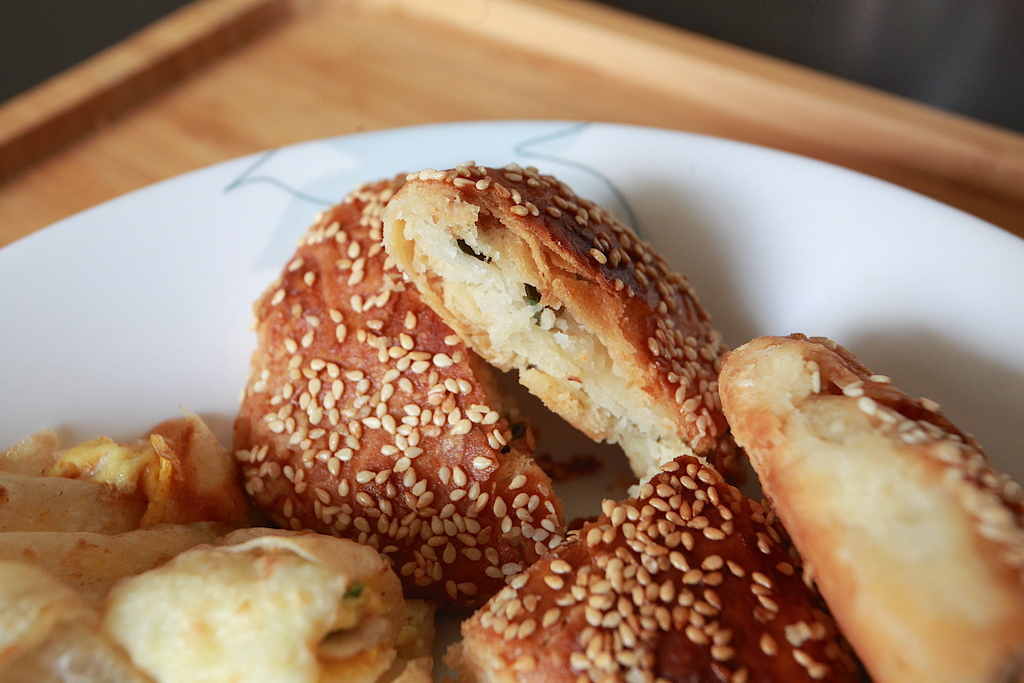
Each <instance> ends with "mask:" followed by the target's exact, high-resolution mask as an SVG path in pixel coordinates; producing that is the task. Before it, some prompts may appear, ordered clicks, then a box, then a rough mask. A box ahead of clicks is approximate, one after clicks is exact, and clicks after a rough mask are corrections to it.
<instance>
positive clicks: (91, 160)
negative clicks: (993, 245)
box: [0, 0, 1024, 246]
mask: <svg viewBox="0 0 1024 683" xmlns="http://www.w3.org/2000/svg"><path fill="white" fill-rule="evenodd" d="M524 118H528V119H573V120H592V121H610V122H622V123H633V124H642V125H650V126H659V127H665V128H672V129H678V130H687V131H694V132H698V133H705V134H710V135H717V136H722V137H727V138H733V139H737V140H744V141H748V142H753V143H757V144H761V145H765V146H769V147H774V148H778V149H783V150H787V151H791V152H795V153H798V154H803V155H806V156H811V157H815V158H818V159H823V160H826V161H830V162H833V163H836V164H840V165H843V166H847V167H849V168H852V169H856V170H859V171H863V172H866V173H869V174H871V175H874V176H877V177H880V178H883V179H886V180H890V181H892V182H895V183H898V184H900V185H903V186H905V187H908V188H910V189H913V190H916V191H918V192H921V193H924V194H926V195H930V196H932V197H934V198H936V199H939V200H941V201H943V202H946V203H948V204H951V205H953V206H956V207H959V208H961V209H963V210H965V211H968V212H970V213H973V214H975V215H977V216H980V217H982V218H984V219H986V220H988V221H991V222H992V223H994V224H996V225H999V226H1001V227H1003V228H1006V229H1008V230H1011V231H1013V232H1015V233H1016V234H1018V235H1021V236H1024V136H1021V135H1018V134H1016V133H1013V132H1010V131H1007V130H1003V129H999V128H996V127H993V126H989V125H985V124H981V123H978V122H975V121H972V120H969V119H966V118H963V117H959V116H954V115H950V114H946V113H942V112H939V111H937V110H934V109H931V108H928V107H925V106H922V105H919V104H916V103H912V102H909V101H906V100H903V99H900V98H897V97H894V96H890V95H886V94H883V93H880V92H877V91H874V90H871V89H868V88H865V87H861V86H857V85H854V84H851V83H848V82H845V81H841V80H838V79H835V78H832V77H829V76H825V75H822V74H820V73H817V72H814V71H811V70H808V69H804V68H800V67H795V66H792V65H788V64H785V63H783V62H780V61H778V60H775V59H772V58H768V57H764V56H761V55H758V54H755V53H752V52H749V51H745V50H742V49H739V48H736V47H733V46H729V45H726V44H723V43H721V42H717V41H714V40H710V39H707V38H703V37H700V36H697V35H695V34H692V33H689V32H686V31H682V30H679V29H676V28H672V27H668V26H665V25H662V24H658V23H656V22H652V21H648V20H645V19H642V18H638V17H635V16H633V15H629V14H626V13H623V12H621V11H618V10H615V9H611V8H608V7H604V6H600V5H594V4H590V3H588V2H586V1H584V0H445V1H444V2H422V1H421V0H198V1H197V2H195V3H194V4H192V5H189V6H186V7H185V8H184V9H182V10H180V11H178V12H177V13H175V14H173V15H171V16H170V17H168V18H167V19H165V20H163V21H162V22H160V23H158V24H156V25H154V26H152V27H150V28H148V29H146V30H144V31H142V32H140V33H139V34H136V35H135V36H132V37H131V38H129V39H127V40H125V41H124V42H122V43H120V44H118V45H116V46H114V47H113V48H111V49H109V50H107V51H106V52H104V53H101V54H100V55H98V56H97V57H95V58H94V59H92V60H89V61H88V62H86V63H83V64H81V65H80V66H78V67H76V68H74V69H72V70H70V71H68V72H66V73H64V74H62V75H60V76H58V77H56V78H54V79H51V80H50V81H48V82H47V83H45V84H43V85H42V86H40V87H38V88H36V89H35V90H33V91H30V92H28V93H26V94H24V95H22V96H20V97H18V98H16V99H14V100H12V101H10V102H8V103H6V104H5V105H4V106H3V107H0V179H2V180H0V246H2V245H4V244H7V243H10V242H12V241H14V240H16V239H18V238H20V237H23V236H25V235H27V234H30V233H31V232H33V231H35V230H37V229H39V228H41V227H44V226H46V225H48V224H49V223H52V222H54V221H56V220H58V219H60V218H63V217H65V216H68V215H70V214H73V213H75V212H77V211H80V210H82V209H85V208H88V207H89V206H92V205H94V204H97V203H99V202H101V201H104V200H107V199H110V198H113V197H116V196H118V195H120V194H123V193H125V192H128V191H130V190H133V189H136V188H139V187H142V186H144V185H147V184H149V183H152V182H155V181H158V180H162V179H165V178H168V177H171V176H174V175H177V174H179V173H182V172H185V171H188V170H191V169H194V168H197V167H200V166H204V165H207V164H211V163H215V162H218V161H222V160H224V159H228V158H232V157H235V156H239V155H242V154H246V153H250V152H254V151H258V150H261V149H266V148H269V147H276V146H280V145H285V144H290V143H294V142H299V141H303V140H309V139H313V138H319V137H326V136H333V135H341V134H346V133H352V132H356V131H365V130H373V129H380V128H387V127H393V126H403V125H411V124H418V123H432V122H440V121H463V120H474V119H524ZM823 228H827V226H823Z"/></svg>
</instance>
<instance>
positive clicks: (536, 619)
mask: <svg viewBox="0 0 1024 683" xmlns="http://www.w3.org/2000/svg"><path fill="white" fill-rule="evenodd" d="M801 574H802V572H801V569H800V567H799V566H798V565H797V564H796V562H795V560H794V557H793V556H792V554H791V546H790V545H789V543H788V539H787V538H786V537H785V535H784V534H783V533H782V532H781V529H780V527H779V526H778V524H777V522H776V521H775V519H774V516H773V514H772V513H771V512H770V511H769V510H766V509H765V508H764V507H763V506H762V505H761V504H759V503H757V502H756V501H754V500H752V499H750V498H747V497H746V496H744V495H743V494H742V493H740V491H738V490H737V489H736V488H735V487H733V486H730V485H729V484H727V483H725V482H724V481H723V480H722V477H721V475H720V474H719V473H718V472H717V471H716V470H714V469H711V468H709V467H707V466H706V465H704V464H702V463H700V462H699V461H698V460H697V459H696V458H695V457H693V456H681V457H680V458H678V459H677V460H674V461H672V462H670V463H668V464H666V465H665V466H664V467H663V468H662V470H661V472H659V473H658V474H657V475H655V477H653V478H652V479H651V480H650V481H648V482H646V483H644V484H642V485H641V486H640V487H639V489H638V493H637V496H636V497H635V498H631V499H628V500H625V501H622V502H614V501H611V500H606V501H605V502H604V505H603V514H602V515H601V516H600V517H599V518H598V519H597V520H596V521H594V522H591V523H588V524H586V525H584V526H583V528H582V529H581V530H580V531H579V532H574V533H573V534H571V535H570V536H569V538H568V540H567V541H566V542H565V543H564V544H563V545H562V546H561V547H559V548H558V549H556V550H555V551H554V552H553V553H552V554H550V555H548V556H547V557H546V558H544V559H543V560H541V561H540V562H538V563H536V564H534V565H533V566H532V567H530V568H529V569H528V570H526V571H525V572H524V573H522V574H519V575H518V576H515V577H513V578H512V579H511V580H510V582H509V585H508V586H507V587H505V588H504V589H503V590H502V591H501V592H499V593H498V594H497V595H495V596H494V597H493V598H492V599H491V601H490V602H489V603H488V604H486V605H485V606H484V607H482V608H481V609H480V610H478V611H477V612H476V613H475V614H474V615H473V616H472V617H471V618H470V619H469V620H467V621H466V622H464V623H463V626H462V634H463V641H462V642H461V643H459V644H458V645H456V646H454V647H453V648H452V649H451V651H450V653H449V656H448V659H450V660H451V662H450V663H451V664H452V665H455V666H458V667H459V669H460V676H461V680H462V681H465V682H470V683H483V682H488V683H491V682H494V683H497V682H499V681H500V682H505V681H580V680H583V681H588V680H589V681H656V680H657V681H727V682H728V681H732V682H738V681H744V682H750V683H753V682H754V681H764V682H768V681H821V680H828V681H857V680H860V669H859V667H858V665H857V663H856V661H855V660H854V659H853V657H852V656H850V654H849V652H848V648H847V646H846V644H845V643H844V642H843V641H842V640H841V638H840V637H839V636H838V635H837V631H836V627H835V624H834V622H833V620H832V618H831V617H830V616H829V615H828V614H827V613H826V612H825V611H824V609H823V606H822V603H821V602H820V600H819V599H818V597H817V595H816V594H815V593H814V592H813V591H812V590H811V589H810V588H808V586H807V584H806V583H804V581H803V578H802V575H801Z"/></svg>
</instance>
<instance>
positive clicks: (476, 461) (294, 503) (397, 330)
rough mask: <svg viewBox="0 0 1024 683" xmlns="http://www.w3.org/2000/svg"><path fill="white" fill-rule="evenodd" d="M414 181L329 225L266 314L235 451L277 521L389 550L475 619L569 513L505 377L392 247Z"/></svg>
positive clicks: (334, 217)
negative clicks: (386, 219)
mask: <svg viewBox="0 0 1024 683" xmlns="http://www.w3.org/2000/svg"><path fill="white" fill-rule="evenodd" d="M400 185H401V181H400V180H393V181H392V180H389V181H381V182H377V183H375V184H369V185H366V186H362V187H360V188H358V189H356V190H355V191H353V192H352V193H351V194H350V195H349V196H348V197H347V198H346V199H345V200H344V201H343V202H341V203H340V204H338V205H337V206H335V207H333V208H332V209H330V210H329V211H327V212H325V213H324V214H323V215H322V216H320V217H319V218H318V220H317V221H316V223H315V224H314V225H313V226H312V227H311V228H310V229H309V230H308V232H307V233H306V234H305V236H304V237H303V238H302V239H301V240H300V244H299V246H298V249H297V251H296V253H295V255H294V258H293V259H292V260H291V261H290V262H289V263H288V264H287V266H286V267H285V269H284V272H283V274H282V275H281V277H280V279H279V281H277V282H275V283H274V284H273V285H272V286H271V287H270V288H269V289H268V290H267V291H266V293H265V294H264V296H263V297H262V298H261V299H259V300H258V301H257V302H256V305H255V314H256V331H257V334H258V345H257V350H256V352H255V354H254V355H253V360H252V369H251V376H250V380H249V383H248V385H247V387H246V388H245V391H244V393H243V397H242V405H241V410H240V413H239V415H238V418H237V420H236V422H235V448H236V453H237V457H238V459H239V460H240V461H241V463H242V469H243V475H244V479H245V485H246V488H247V491H248V492H249V494H250V495H251V496H252V498H253V500H254V501H255V502H256V504H257V505H258V506H259V507H260V509H261V510H262V511H263V512H265V513H266V514H267V515H269V516H270V517H271V518H272V519H273V520H274V521H275V522H276V523H278V524H280V525H281V526H283V527H284V528H286V529H309V530H312V531H317V532H320V533H327V534H334V535H338V536H343V537H348V538H352V539H354V540H356V541H358V542H360V543H364V544H367V545H370V546H373V547H374V548H377V549H378V550H380V551H381V552H382V553H384V554H385V555H387V556H389V557H390V558H391V559H392V560H393V561H394V563H395V569H396V571H397V572H398V573H399V575H400V576H401V578H402V581H403V586H404V590H405V593H406V595H407V596H409V597H418V598H424V599H428V600H432V601H435V602H437V603H438V605H439V606H441V607H461V608H466V607H470V608H471V607H474V606H477V605H480V604H482V603H483V601H485V600H486V599H487V598H488V597H489V596H490V595H491V594H493V593H494V592H495V591H497V590H498V589H499V588H501V587H502V586H503V585H504V582H505V578H506V577H507V576H508V575H511V574H514V573H516V572H518V571H520V570H521V569H523V568H524V567H526V566H527V565H529V564H530V563H531V562H533V561H535V560H536V559H537V558H538V557H540V556H541V555H542V554H544V553H545V552H547V550H548V548H549V547H552V546H554V545H556V544H557V543H558V542H559V541H560V540H561V538H562V536H563V534H564V527H563V521H562V515H561V508H560V506H559V503H558V501H557V499H556V498H555V497H554V493H553V491H552V488H551V482H550V480H549V478H548V477H547V476H546V475H545V474H544V473H543V472H542V471H541V469H540V468H539V467H538V466H537V465H536V464H535V463H534V461H533V460H532V458H531V457H530V453H531V450H532V447H533V440H532V436H531V434H530V433H529V431H528V430H526V429H525V428H524V427H523V425H522V424H521V423H520V422H518V421H517V420H516V417H515V413H514V411H513V409H512V407H511V406H509V405H506V402H505V401H504V400H503V397H502V396H501V395H500V394H499V393H498V392H497V391H496V390H495V389H494V388H493V386H492V372H493V370H492V368H490V366H488V365H487V364H486V363H484V362H483V361H481V360H480V358H479V357H478V356H476V355H475V354H474V353H473V352H471V351H470V350H469V349H468V348H467V347H466V346H465V345H464V344H463V343H462V342H461V341H460V340H459V338H458V337H457V336H455V335H454V334H453V333H452V331H451V329H449V328H448V327H447V326H446V325H445V324H444V323H443V322H441V320H440V319H439V318H438V317H437V316H436V315H435V314H434V313H433V312H432V311H431V310H430V309H429V308H428V307H427V306H425V305H424V304H423V303H422V301H421V300H420V297H419V295H418V294H417V292H416V290H415V288H413V287H411V286H409V285H408V284H407V282H406V281H405V279H404V277H403V276H402V274H401V273H400V272H399V271H398V270H397V269H396V268H395V267H394V265H393V264H392V261H391V260H390V259H389V258H388V257H387V255H386V254H385V252H384V251H383V249H382V247H381V244H380V241H381V220H380V214H381V210H382V209H383V207H384V205H385V204H386V202H387V200H388V199H389V198H390V197H391V196H392V195H393V194H394V192H395V191H396V190H397V189H398V188H399V187H400Z"/></svg>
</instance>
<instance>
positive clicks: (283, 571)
mask: <svg viewBox="0 0 1024 683" xmlns="http://www.w3.org/2000/svg"><path fill="white" fill-rule="evenodd" d="M235 541H239V542H237V543H236V542H235ZM103 625H104V630H105V631H106V633H108V634H109V635H110V636H111V637H112V638H113V639H114V640H115V641H116V642H118V643H120V644H121V645H122V646H123V647H124V648H125V649H126V650H127V651H128V653H129V654H130V655H131V658H132V660H133V661H134V662H135V664H136V666H138V667H139V668H140V669H142V670H144V671H146V672H147V673H148V674H149V675H150V676H152V677H153V679H154V680H156V681H158V682H159V683H173V682H175V681H182V682H188V683H201V682H203V681H210V682H211V683H213V682H218V683H219V682H220V681H273V682H274V683H292V682H294V683H332V682H334V681H338V682H341V681H344V682H345V683H363V682H374V681H393V680H410V681H413V680H419V681H424V682H427V681H429V680H430V677H429V672H430V662H429V659H430V657H429V648H430V644H431V643H432V641H433V613H432V608H430V607H429V606H427V605H426V603H423V602H422V601H418V602H416V603H415V604H414V605H413V606H410V608H407V603H406V602H405V600H404V599H403V596H402V588H401V584H400V582H399V580H398V577H397V576H396V575H395V573H394V572H393V571H392V570H391V568H390V567H389V565H388V562H387V560H386V559H385V558H383V557H382V556H381V555H380V554H379V553H378V552H377V551H375V550H374V549H372V548H370V547H368V546H363V545H359V544H357V543H355V542H354V541H351V540H348V539H340V538H333V537H330V536H323V535H319V534H313V533H302V532H287V531H281V530H263V535H259V534H258V533H257V532H256V531H254V530H250V529H246V530H242V531H241V532H240V533H239V534H237V535H228V536H227V537H226V538H225V539H223V541H221V542H219V543H218V545H216V546H199V547H196V548H193V549H191V550H187V551H185V552H183V553H182V554H180V555H178V556H177V557H175V558H174V559H172V560H170V561H169V562H168V563H167V564H165V565H163V566H162V567H159V568H156V569H153V570H150V571H148V572H145V573H144V574H140V575H138V576H135V577H132V578H129V579H126V580H124V581H122V582H121V583H119V584H118V585H117V586H115V587H114V588H113V589H112V590H111V592H110V594H109V595H108V597H107V599H106V601H105V612H104V617H103ZM424 659H425V660H426V661H424ZM403 677H404V678H403Z"/></svg>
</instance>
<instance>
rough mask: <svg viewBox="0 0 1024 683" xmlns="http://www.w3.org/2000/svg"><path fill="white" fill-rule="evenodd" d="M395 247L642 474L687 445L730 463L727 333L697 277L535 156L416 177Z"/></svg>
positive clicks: (443, 305) (480, 335)
mask: <svg viewBox="0 0 1024 683" xmlns="http://www.w3.org/2000/svg"><path fill="white" fill-rule="evenodd" d="M384 224H385V228H384V244H385V248H386V249H387V250H388V252H389V253H390V254H391V256H392V257H393V258H394V259H395V261H396V262H397V263H398V266H399V267H400V268H401V269H402V270H403V271H404V272H405V273H406V274H407V275H408V277H409V278H410V279H411V280H412V281H413V282H414V283H415V284H416V286H417V288H418V289H419V290H420V293H421V294H422V296H423V299H424V301H425V302H426V303H427V304H428V305H429V306H430V307H431V308H432V309H434V310H435V311H437V312H438V314H439V315H440V316H441V317H442V318H443V319H444V320H445V322H446V323H447V324H448V325H450V326H451V327H452V329H454V330H455V331H456V332H457V333H458V334H459V336H460V337H462V338H463V339H464V340H466V342H467V343H468V344H469V345H470V347H471V348H473V350H475V351H476V352H477V353H479V354H480V355H481V356H482V357H483V358H485V359H486V360H487V361H489V362H490V363H493V364H494V365H496V366H497V367H499V368H501V369H502V370H511V369H515V370H517V371H518V373H519V380H520V382H522V384H523V385H524V386H526V387H527V388H528V389H529V390H530V391H531V392H532V393H534V394H535V395H536V396H538V397H539V398H540V399H541V400H542V401H543V402H544V403H545V404H546V405H547V406H548V407H549V408H550V409H552V410H553V411H554V412H556V413H558V414H559V415H561V416H562V417H563V418H565V419H566V420H567V421H568V422H569V423H570V424H572V425H573V426H575V427H576V428H577V429H579V430H580V431H582V432H583V433H585V434H587V435H588V436H590V437H591V438H593V439H595V440H597V441H607V442H611V443H619V444H621V446H622V448H623V450H624V451H625V452H626V454H627V455H628V456H629V458H630V463H631V466H632V468H633V470H634V472H635V473H636V474H637V476H638V477H640V478H645V477H647V476H650V475H651V474H653V473H654V472H656V471H657V468H658V467H659V466H660V465H661V464H662V463H664V462H667V461H669V460H671V459H672V458H674V457H675V456H676V455H678V454H680V453H693V454H696V455H699V456H702V457H707V458H710V459H711V460H712V461H713V462H714V463H715V464H716V465H718V466H719V467H721V468H722V469H723V471H725V472H727V473H730V474H732V473H733V472H734V467H733V466H734V464H735V461H736V458H735V450H734V448H733V447H732V442H731V440H730V439H729V438H728V435H727V433H726V423H725V418H724V417H723V416H722V413H721V408H720V403H719V400H718V392H717V376H718V367H719V366H718V363H719V359H720V356H721V353H722V352H723V351H724V348H723V346H722V341H721V335H720V334H719V333H718V332H717V331H716V330H715V329H714V328H713V327H712V325H711V323H710V320H709V317H708V315H707V313H706V312H705V310H704V309H703V308H702V307H701V305H700V303H699V302H698V300H697V296H696V294H695V292H694V290H693V288H692V287H691V285H690V282H689V281H688V280H687V279H686V278H685V277H684V276H682V275H680V274H678V273H675V272H673V271H671V270H670V269H669V268H668V266H667V265H666V263H665V261H664V260H663V259H662V258H661V257H660V256H658V255H657V254H656V253H655V252H654V251H653V250H652V249H651V248H650V247H649V246H648V245H647V244H646V243H644V242H643V241H642V240H640V239H639V238H638V237H637V236H636V235H635V234H634V233H633V232H631V231H630V230H629V229H628V228H627V227H625V226H624V225H623V224H622V223H620V222H619V221H618V220H616V219H615V218H614V217H613V216H612V215H611V213H610V212H608V211H607V210H605V209H603V208H602V207H600V206H598V205H596V204H594V203H593V202H590V201H587V200H585V199H582V198H580V197H578V196H576V195H575V194H574V193H573V192H572V190H571V189H570V188H568V187H567V186H566V185H565V184H564V183H562V182H560V181H559V180H557V179H555V178H553V177H551V176H546V175H541V174H539V173H537V172H536V170H534V169H523V168H520V167H519V166H517V165H511V166H508V167H506V168H504V169H495V168H485V167H480V166H475V165H471V164H470V165H466V166H460V167H458V168H456V169H453V170H449V171H422V172H420V173H418V174H414V175H411V176H409V178H408V181H407V183H406V185H405V187H403V189H402V190H401V191H400V192H399V193H398V194H397V195H396V197H395V198H394V199H393V200H392V201H391V202H390V203H389V204H388V208H387V209H386V211H385V214H384Z"/></svg>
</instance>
